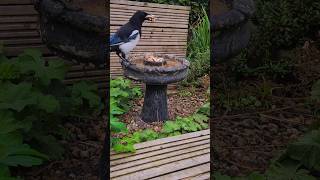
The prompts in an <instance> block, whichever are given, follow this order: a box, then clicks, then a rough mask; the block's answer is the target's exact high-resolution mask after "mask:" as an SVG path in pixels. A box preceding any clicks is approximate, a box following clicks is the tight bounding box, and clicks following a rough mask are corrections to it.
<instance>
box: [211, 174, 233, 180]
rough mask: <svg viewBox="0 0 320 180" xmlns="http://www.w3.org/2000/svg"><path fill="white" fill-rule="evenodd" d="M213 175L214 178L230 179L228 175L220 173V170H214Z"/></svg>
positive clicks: (218, 179)
mask: <svg viewBox="0 0 320 180" xmlns="http://www.w3.org/2000/svg"><path fill="white" fill-rule="evenodd" d="M213 177H214V179H215V180H232V179H231V177H230V176H227V175H222V174H221V173H220V172H215V173H214V174H213Z"/></svg>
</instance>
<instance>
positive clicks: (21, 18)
mask: <svg viewBox="0 0 320 180" xmlns="http://www.w3.org/2000/svg"><path fill="white" fill-rule="evenodd" d="M38 20H39V17H38V16H37V15H28V16H3V17H0V23H13V22H14V23H19V22H20V23H26V22H32V23H36V22H38Z"/></svg>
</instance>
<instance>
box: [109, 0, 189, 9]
mask: <svg viewBox="0 0 320 180" xmlns="http://www.w3.org/2000/svg"><path fill="white" fill-rule="evenodd" d="M110 4H124V5H131V6H149V7H156V8H170V9H182V10H190V7H189V6H179V5H169V4H156V3H147V2H137V1H126V0H110Z"/></svg>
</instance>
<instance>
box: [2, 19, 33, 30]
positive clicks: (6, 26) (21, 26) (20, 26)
mask: <svg viewBox="0 0 320 180" xmlns="http://www.w3.org/2000/svg"><path fill="white" fill-rule="evenodd" d="M0 19H1V17H0ZM37 29H38V25H37V24H36V23H3V24H0V31H11V30H37Z"/></svg>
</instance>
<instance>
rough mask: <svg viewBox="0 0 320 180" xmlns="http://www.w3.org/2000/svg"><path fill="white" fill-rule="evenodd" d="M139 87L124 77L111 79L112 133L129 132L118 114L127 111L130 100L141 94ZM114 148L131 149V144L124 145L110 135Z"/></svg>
mask: <svg viewBox="0 0 320 180" xmlns="http://www.w3.org/2000/svg"><path fill="white" fill-rule="evenodd" d="M141 95H142V93H141V90H140V88H138V87H132V85H131V81H130V80H128V79H123V78H120V77H119V78H116V79H112V80H111V81H110V131H111V133H127V127H126V124H125V123H123V122H120V120H119V118H118V116H119V115H121V114H124V113H125V112H127V111H128V110H129V108H130V101H131V100H132V99H134V98H136V97H139V96H141ZM110 142H111V146H112V147H113V149H115V150H118V151H121V150H120V149H122V150H123V149H125V150H128V151H129V150H130V147H129V146H123V145H122V144H121V143H119V139H117V138H112V136H111V137H110Z"/></svg>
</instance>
